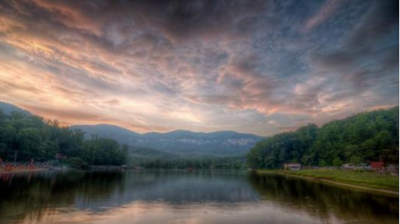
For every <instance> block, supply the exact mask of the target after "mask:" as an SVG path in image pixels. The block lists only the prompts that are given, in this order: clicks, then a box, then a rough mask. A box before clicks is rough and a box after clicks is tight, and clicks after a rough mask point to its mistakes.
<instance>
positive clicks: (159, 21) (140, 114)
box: [0, 0, 399, 136]
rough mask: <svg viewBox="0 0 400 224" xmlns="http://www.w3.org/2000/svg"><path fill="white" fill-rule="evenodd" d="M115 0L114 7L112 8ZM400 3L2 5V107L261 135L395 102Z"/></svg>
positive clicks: (92, 120) (141, 127) (141, 128)
mask: <svg viewBox="0 0 400 224" xmlns="http://www.w3.org/2000/svg"><path fill="white" fill-rule="evenodd" d="M111 2H112V4H111ZM397 10H398V1H369V0H368V1H366V0H353V1H344V0H325V1H246V2H240V1H179V0H176V1H50V0H49V1H47V0H26V1H13V0H5V1H1V2H0V89H1V91H0V101H4V102H8V103H12V104H15V105H17V106H19V107H22V108H24V109H26V110H29V111H30V112H32V113H34V114H37V115H39V116H42V117H44V118H47V119H57V120H59V121H60V123H61V124H64V125H75V124H98V123H108V124H114V125H119V126H122V127H125V128H128V129H130V130H132V131H136V132H150V131H157V132H166V131H172V130H176V129H186V130H192V131H203V132H210V131H219V130H234V131H238V132H246V133H255V134H259V135H263V136H267V135H271V134H275V133H279V132H282V131H288V130H293V129H296V128H297V127H299V126H302V125H305V124H307V123H316V124H323V123H325V122H327V121H330V120H332V119H337V118H343V117H346V116H349V115H351V114H354V113H356V112H362V111H368V110H373V109H378V108H387V107H390V106H395V105H398V101H399V94H398V88H399V74H398V60H399V58H398V57H399V46H398V44H399V43H398V38H399V29H398V25H399V24H398V11H397Z"/></svg>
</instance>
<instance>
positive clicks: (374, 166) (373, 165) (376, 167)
mask: <svg viewBox="0 0 400 224" xmlns="http://www.w3.org/2000/svg"><path fill="white" fill-rule="evenodd" d="M384 165H385V164H384V163H383V162H371V168H372V169H373V170H382V169H383V168H384Z"/></svg>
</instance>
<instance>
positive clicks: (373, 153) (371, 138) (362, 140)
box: [247, 107, 399, 169]
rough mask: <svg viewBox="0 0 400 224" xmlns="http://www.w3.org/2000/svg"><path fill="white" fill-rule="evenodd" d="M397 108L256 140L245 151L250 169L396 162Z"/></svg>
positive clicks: (309, 126) (397, 156) (397, 157)
mask: <svg viewBox="0 0 400 224" xmlns="http://www.w3.org/2000/svg"><path fill="white" fill-rule="evenodd" d="M398 159H399V107H395V108H392V109H388V110H378V111H372V112H366V113H360V114H357V115H354V116H351V117H349V118H346V119H343V120H335V121H331V122H329V123H327V124H325V125H323V126H322V127H317V126H316V125H314V124H309V125H307V126H304V127H301V128H299V129H298V130H297V131H294V132H287V133H281V134H277V135H275V136H273V137H270V138H267V139H265V140H262V141H260V142H258V143H257V144H256V145H255V146H254V147H253V148H252V149H251V150H250V152H249V153H248V154H247V164H248V166H249V167H251V168H256V169H260V168H280V167H282V164H283V163H285V162H300V163H302V164H303V165H314V166H339V165H342V164H343V163H353V164H359V163H367V162H371V161H378V160H383V161H385V162H386V163H394V164H398Z"/></svg>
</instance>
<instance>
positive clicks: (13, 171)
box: [0, 168, 47, 174]
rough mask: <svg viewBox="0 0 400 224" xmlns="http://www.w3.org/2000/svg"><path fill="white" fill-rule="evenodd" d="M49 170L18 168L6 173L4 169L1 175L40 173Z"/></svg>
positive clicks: (0, 170)
mask: <svg viewBox="0 0 400 224" xmlns="http://www.w3.org/2000/svg"><path fill="white" fill-rule="evenodd" d="M45 170H47V169H46V168H35V169H29V168H20V169H19V168H16V169H12V170H10V171H6V170H4V169H0V174H8V173H9V174H11V173H29V172H38V171H45Z"/></svg>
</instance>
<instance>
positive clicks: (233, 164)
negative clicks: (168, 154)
mask: <svg viewBox="0 0 400 224" xmlns="http://www.w3.org/2000/svg"><path fill="white" fill-rule="evenodd" d="M132 164H133V165H137V166H140V167H143V168H149V169H187V168H190V169H243V168H245V165H246V163H245V157H244V156H234V157H198V158H169V159H168V158H166V159H161V158H160V159H148V160H141V161H134V162H133V163H132Z"/></svg>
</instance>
